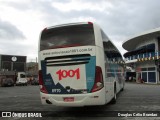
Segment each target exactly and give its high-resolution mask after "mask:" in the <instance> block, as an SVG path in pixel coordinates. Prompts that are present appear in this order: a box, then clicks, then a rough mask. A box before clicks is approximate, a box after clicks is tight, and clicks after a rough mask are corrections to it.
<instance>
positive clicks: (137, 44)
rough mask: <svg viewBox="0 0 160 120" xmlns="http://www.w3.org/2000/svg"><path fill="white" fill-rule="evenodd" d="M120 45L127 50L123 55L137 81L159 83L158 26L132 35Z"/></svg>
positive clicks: (159, 40)
mask: <svg viewBox="0 0 160 120" xmlns="http://www.w3.org/2000/svg"><path fill="white" fill-rule="evenodd" d="M122 47H123V48H124V49H125V50H127V51H128V52H126V53H125V54H124V55H123V56H124V58H125V62H126V65H127V66H130V67H132V68H133V69H134V71H135V73H136V81H137V82H145V83H154V84H157V83H160V28H157V29H154V30H150V31H147V32H144V33H142V34H139V35H137V36H134V37H132V38H130V39H128V40H127V41H125V42H124V43H123V44H122Z"/></svg>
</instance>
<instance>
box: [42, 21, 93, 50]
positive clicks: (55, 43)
mask: <svg viewBox="0 0 160 120" xmlns="http://www.w3.org/2000/svg"><path fill="white" fill-rule="evenodd" d="M86 45H95V37H94V30H93V25H92V24H81V25H71V26H63V27H57V28H51V29H46V30H44V31H43V32H42V35H41V40H40V50H46V49H56V48H63V47H75V46H86Z"/></svg>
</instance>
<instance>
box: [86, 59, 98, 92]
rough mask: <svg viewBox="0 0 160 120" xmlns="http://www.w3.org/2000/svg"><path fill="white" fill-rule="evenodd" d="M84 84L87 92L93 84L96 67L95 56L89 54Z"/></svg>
mask: <svg viewBox="0 0 160 120" xmlns="http://www.w3.org/2000/svg"><path fill="white" fill-rule="evenodd" d="M85 67H86V82H87V83H86V84H87V90H88V93H90V92H91V89H92V87H93V85H94V81H95V80H94V79H95V67H96V56H91V57H90V61H89V63H88V64H86V66H85Z"/></svg>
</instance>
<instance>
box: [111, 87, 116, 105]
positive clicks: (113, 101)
mask: <svg viewBox="0 0 160 120" xmlns="http://www.w3.org/2000/svg"><path fill="white" fill-rule="evenodd" d="M116 91H117V90H116V85H114V97H113V99H112V100H111V103H112V104H115V103H116V99H117V92H116Z"/></svg>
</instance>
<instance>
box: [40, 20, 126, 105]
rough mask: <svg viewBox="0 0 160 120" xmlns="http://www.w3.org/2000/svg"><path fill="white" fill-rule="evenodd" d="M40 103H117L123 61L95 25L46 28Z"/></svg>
mask: <svg viewBox="0 0 160 120" xmlns="http://www.w3.org/2000/svg"><path fill="white" fill-rule="evenodd" d="M38 57H39V85H40V96H41V102H42V104H52V105H56V106H92V105H104V104H106V103H108V102H110V101H112V102H113V103H115V102H116V94H117V93H118V92H119V91H120V90H123V88H124V69H123V68H124V67H123V66H124V64H123V59H122V56H121V54H120V52H119V51H118V49H117V48H116V47H115V46H114V44H113V43H112V42H111V41H110V40H109V39H108V37H107V36H106V35H105V33H104V32H103V31H102V29H101V28H100V27H99V26H98V25H97V24H95V23H92V22H86V23H73V24H63V25H57V26H53V27H48V28H45V29H44V30H43V31H42V32H41V35H40V41H39V54H38Z"/></svg>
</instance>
